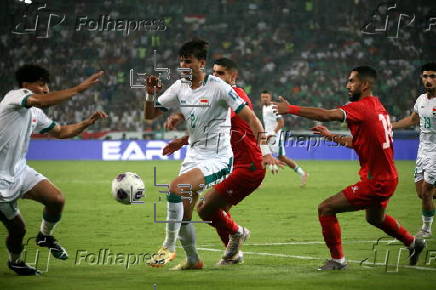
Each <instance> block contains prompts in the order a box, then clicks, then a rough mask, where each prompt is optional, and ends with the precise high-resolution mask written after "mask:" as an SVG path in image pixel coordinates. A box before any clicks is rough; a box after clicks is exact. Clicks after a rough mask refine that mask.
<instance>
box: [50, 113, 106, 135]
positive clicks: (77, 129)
mask: <svg viewBox="0 0 436 290" xmlns="http://www.w3.org/2000/svg"><path fill="white" fill-rule="evenodd" d="M104 118H107V114H106V113H105V112H101V111H97V112H94V113H93V114H92V115H91V116H89V117H88V118H87V119H85V120H83V121H82V122H79V123H75V124H71V125H64V126H61V125H57V126H55V127H54V128H53V129H52V130H50V131H49V132H48V134H49V135H50V136H52V137H55V138H58V139H66V138H72V137H75V136H77V135H79V134H80V133H82V132H83V131H84V130H85V129H86V128H88V127H89V126H91V125H92V124H94V123H95V122H96V121H97V120H99V119H104Z"/></svg>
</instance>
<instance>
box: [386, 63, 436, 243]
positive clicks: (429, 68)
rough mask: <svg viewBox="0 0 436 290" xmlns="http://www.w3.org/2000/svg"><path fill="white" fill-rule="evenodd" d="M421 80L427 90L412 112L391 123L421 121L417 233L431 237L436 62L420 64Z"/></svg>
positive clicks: (435, 176) (397, 125)
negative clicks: (420, 218)
mask: <svg viewBox="0 0 436 290" xmlns="http://www.w3.org/2000/svg"><path fill="white" fill-rule="evenodd" d="M421 81H422V84H423V85H424V88H425V91H426V93H425V94H422V95H420V96H419V97H418V99H417V100H416V103H415V106H414V107H413V112H412V114H411V115H410V116H408V117H406V118H404V119H402V120H400V121H398V122H394V123H392V128H393V129H400V128H407V127H411V126H416V125H417V124H419V128H420V132H421V133H420V135H419V148H418V156H417V158H416V169H415V188H416V193H417V195H418V197H419V198H420V199H421V200H422V227H421V230H420V231H419V232H418V233H417V234H416V235H417V236H419V237H422V238H431V234H432V233H431V225H432V223H433V217H434V213H435V208H434V202H433V198H434V197H435V193H436V190H435V187H436V63H428V64H425V65H423V66H422V67H421Z"/></svg>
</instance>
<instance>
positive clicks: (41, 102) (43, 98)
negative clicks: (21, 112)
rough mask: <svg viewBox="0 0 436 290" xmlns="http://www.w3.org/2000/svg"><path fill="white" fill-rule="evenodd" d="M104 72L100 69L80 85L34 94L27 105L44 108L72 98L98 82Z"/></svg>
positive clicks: (27, 101)
mask: <svg viewBox="0 0 436 290" xmlns="http://www.w3.org/2000/svg"><path fill="white" fill-rule="evenodd" d="M103 73H104V72H103V71H99V72H97V73H95V74H93V75H92V76H90V77H89V78H87V79H86V80H84V81H83V82H81V83H80V84H79V85H77V86H75V87H73V88H70V89H66V90H61V91H57V92H53V93H49V94H33V95H31V96H30V97H29V98H28V99H27V100H26V106H27V107H32V106H34V107H38V108H44V107H49V106H53V105H57V104H59V103H62V102H63V101H66V100H68V99H70V98H71V97H72V96H74V95H76V94H78V93H81V92H83V91H85V90H86V89H87V88H89V87H91V86H92V85H94V84H96V83H98V82H99V81H100V77H101V76H102V75H103Z"/></svg>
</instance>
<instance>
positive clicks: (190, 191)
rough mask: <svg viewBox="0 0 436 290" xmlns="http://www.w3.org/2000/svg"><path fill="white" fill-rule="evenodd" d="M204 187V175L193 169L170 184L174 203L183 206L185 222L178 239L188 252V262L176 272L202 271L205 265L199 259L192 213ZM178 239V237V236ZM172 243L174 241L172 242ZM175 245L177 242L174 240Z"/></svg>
mask: <svg viewBox="0 0 436 290" xmlns="http://www.w3.org/2000/svg"><path fill="white" fill-rule="evenodd" d="M203 187H204V175H203V173H202V171H201V170H200V169H198V168H193V169H191V170H189V171H187V172H185V173H183V174H181V175H179V176H178V177H176V178H175V179H174V180H173V181H172V182H171V184H170V188H169V192H170V196H171V197H172V198H173V199H174V201H176V202H178V203H181V204H182V211H183V215H182V216H183V219H182V220H183V221H186V222H187V223H182V224H179V226H178V228H179V232H178V237H179V238H180V242H181V244H182V246H183V249H184V250H185V252H186V257H187V261H186V263H182V264H179V265H177V266H176V267H174V268H173V269H174V270H191V269H201V268H202V267H203V263H202V262H201V261H200V259H199V257H198V252H197V249H196V236H195V229H194V224H193V223H190V221H191V220H192V212H193V209H194V207H195V205H196V202H197V200H198V194H197V192H198V191H200V190H201V189H203ZM176 238H177V236H176ZM171 242H172V241H171ZM174 245H175V240H174Z"/></svg>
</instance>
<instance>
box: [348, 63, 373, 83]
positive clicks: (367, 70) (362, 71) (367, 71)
mask: <svg viewBox="0 0 436 290" xmlns="http://www.w3.org/2000/svg"><path fill="white" fill-rule="evenodd" d="M351 71H357V72H358V73H359V79H361V80H368V79H370V80H372V81H375V80H376V79H377V72H376V71H375V69H373V68H372V67H370V66H357V67H355V68H353V69H352V70H351Z"/></svg>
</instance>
